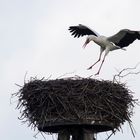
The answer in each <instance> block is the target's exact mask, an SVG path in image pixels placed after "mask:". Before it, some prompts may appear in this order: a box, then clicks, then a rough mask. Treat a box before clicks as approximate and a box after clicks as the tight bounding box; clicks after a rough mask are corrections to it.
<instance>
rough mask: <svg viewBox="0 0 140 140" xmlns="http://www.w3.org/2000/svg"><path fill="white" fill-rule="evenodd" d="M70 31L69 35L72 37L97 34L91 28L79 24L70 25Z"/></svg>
mask: <svg viewBox="0 0 140 140" xmlns="http://www.w3.org/2000/svg"><path fill="white" fill-rule="evenodd" d="M69 30H70V33H71V35H73V36H74V37H77V38H79V37H80V36H81V37H82V36H84V35H95V36H97V34H96V33H94V32H93V31H92V30H91V29H89V28H88V27H86V26H84V25H81V24H79V26H70V27H69Z"/></svg>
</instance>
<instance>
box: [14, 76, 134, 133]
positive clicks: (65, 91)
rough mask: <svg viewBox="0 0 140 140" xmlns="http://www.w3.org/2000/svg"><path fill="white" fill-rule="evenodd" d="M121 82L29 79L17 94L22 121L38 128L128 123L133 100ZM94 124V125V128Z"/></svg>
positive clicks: (116, 126)
mask: <svg viewBox="0 0 140 140" xmlns="http://www.w3.org/2000/svg"><path fill="white" fill-rule="evenodd" d="M131 93H132V92H131V91H130V90H129V89H127V88H126V86H125V85H124V84H120V83H114V82H112V81H104V80H96V79H91V78H68V79H56V80H38V79H32V80H31V81H29V82H28V83H25V84H24V86H23V87H21V89H20V90H19V92H18V93H17V94H16V96H18V98H19V103H18V106H17V108H18V109H20V110H21V117H20V119H23V120H24V122H26V121H28V122H29V125H31V126H32V127H34V128H38V129H39V130H40V131H47V132H58V131H59V129H60V128H61V129H62V128H63V127H64V126H65V127H66V126H69V127H70V126H71V127H72V126H74V125H75V126H79V125H80V127H81V126H82V127H84V126H86V127H88V128H89V129H90V128H92V129H94V131H96V132H99V131H107V130H118V129H120V128H121V125H122V124H123V123H124V122H125V121H128V122H129V123H131V119H130V118H131V116H132V115H133V107H134V103H135V100H134V99H133V95H132V94H131ZM95 126H96V127H95Z"/></svg>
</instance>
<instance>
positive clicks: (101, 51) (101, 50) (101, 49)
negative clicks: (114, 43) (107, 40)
mask: <svg viewBox="0 0 140 140" xmlns="http://www.w3.org/2000/svg"><path fill="white" fill-rule="evenodd" d="M103 51H104V49H103V48H100V55H99V59H98V60H97V61H96V62H95V63H94V64H93V65H91V66H90V67H89V68H88V70H90V69H92V67H93V66H95V65H96V64H97V63H98V62H99V61H100V60H101V56H102V53H103Z"/></svg>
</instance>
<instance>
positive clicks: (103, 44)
mask: <svg viewBox="0 0 140 140" xmlns="http://www.w3.org/2000/svg"><path fill="white" fill-rule="evenodd" d="M69 30H70V33H71V35H73V36H74V38H75V37H77V38H79V37H82V36H85V35H88V36H87V39H86V41H85V43H84V45H83V47H84V48H85V47H86V46H87V44H88V43H89V42H90V41H94V42H95V43H96V44H98V45H99V46H100V55H99V58H98V60H97V61H96V62H95V63H94V64H92V65H91V66H90V67H89V68H88V70H89V69H92V67H93V66H95V65H96V64H97V63H98V62H99V61H100V60H101V56H102V53H103V52H104V51H105V53H104V56H103V59H102V62H101V65H100V67H99V70H98V72H97V73H96V74H95V75H98V74H99V73H100V70H101V68H102V65H103V63H104V61H105V58H106V56H107V54H108V53H109V52H110V51H113V50H116V49H122V50H125V48H124V47H127V46H129V45H130V44H131V43H133V41H135V40H136V39H139V40H140V31H132V30H129V29H122V30H120V31H119V32H118V33H116V34H115V35H113V36H111V37H105V36H102V35H99V34H98V33H97V32H96V31H94V30H92V29H90V28H89V27H87V26H85V25H82V24H79V25H78V26H70V27H69Z"/></svg>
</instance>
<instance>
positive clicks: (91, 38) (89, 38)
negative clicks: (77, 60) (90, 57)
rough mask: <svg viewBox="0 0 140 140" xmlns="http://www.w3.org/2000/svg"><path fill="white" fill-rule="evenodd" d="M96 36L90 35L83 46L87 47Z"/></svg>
mask: <svg viewBox="0 0 140 140" xmlns="http://www.w3.org/2000/svg"><path fill="white" fill-rule="evenodd" d="M94 38H95V36H94V35H89V36H88V37H87V39H86V41H85V43H84V45H83V48H85V47H86V46H87V44H88V43H89V42H90V41H94Z"/></svg>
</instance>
